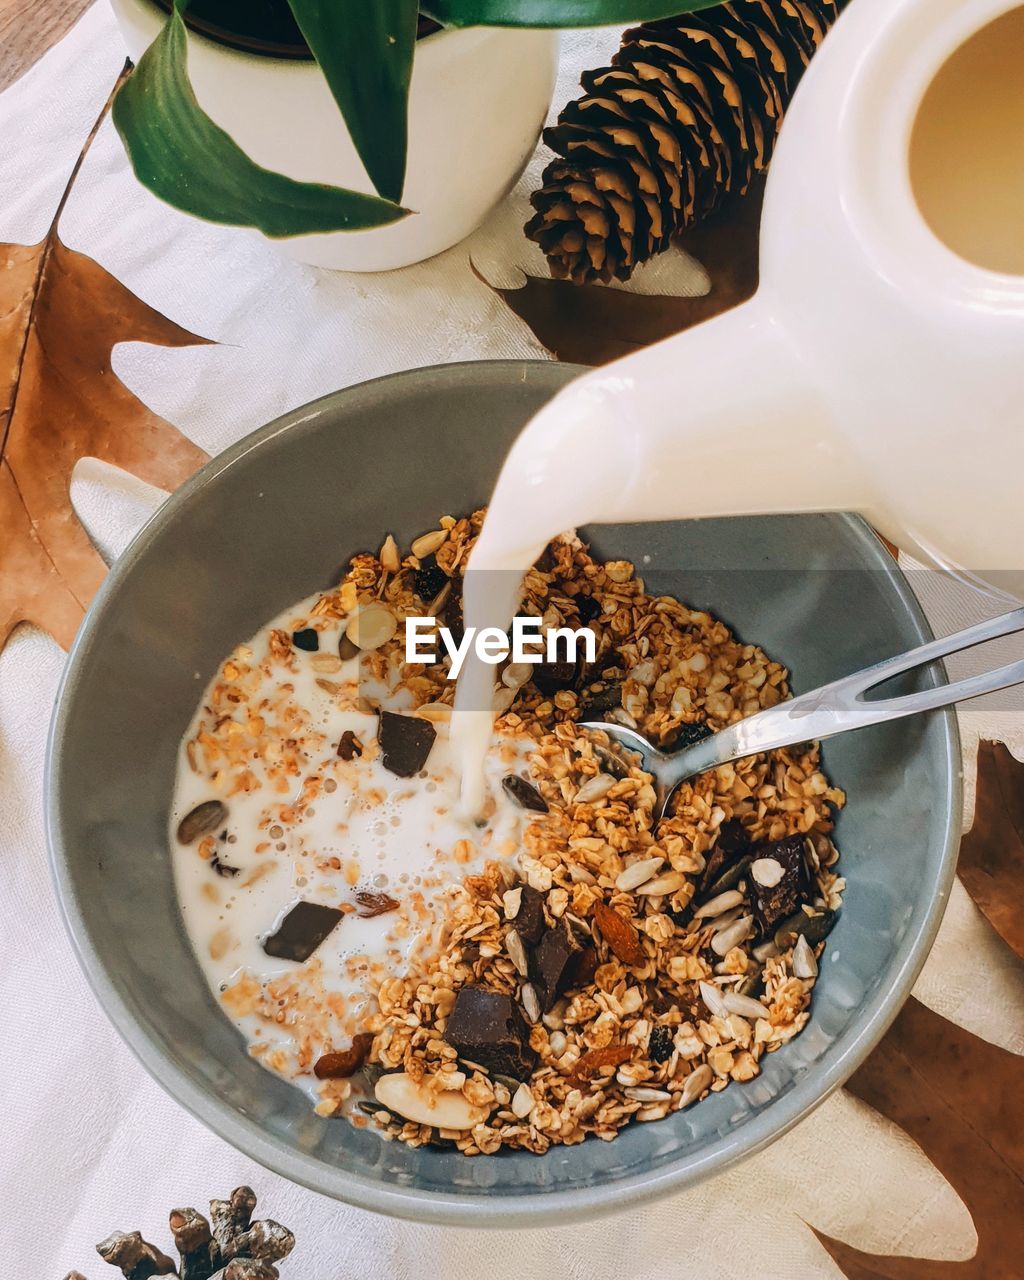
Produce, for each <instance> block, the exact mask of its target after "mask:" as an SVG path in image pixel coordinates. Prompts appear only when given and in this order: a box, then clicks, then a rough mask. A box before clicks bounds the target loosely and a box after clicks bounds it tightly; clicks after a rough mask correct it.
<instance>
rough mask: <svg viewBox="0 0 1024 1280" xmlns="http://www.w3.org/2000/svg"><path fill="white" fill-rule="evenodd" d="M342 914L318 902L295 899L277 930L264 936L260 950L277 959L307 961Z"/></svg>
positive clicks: (335, 908)
mask: <svg viewBox="0 0 1024 1280" xmlns="http://www.w3.org/2000/svg"><path fill="white" fill-rule="evenodd" d="M342 914H343V913H342V912H341V911H339V910H338V908H337V907H325V906H322V905H321V904H320V903H319V902H305V901H303V902H297V903H296V904H295V906H294V907H292V909H291V911H289V912H288V914H287V915H286V916H285V918H284V919H283V920H282V921H281V923H280V924H279V925H278V926H277V929H276V931H275V932H274V933H272V934H270V935H268V937H266V938H264V939H263V950H264V951H265V952H266V953H267V955H268V956H274V958H275V959H278V960H298V961H300V962H301V961H303V960H308V959H309V957H310V956H311V955H312V954H313V952H314V951H315V950H316V949H317V947H318V946H319V945H320V943H321V942H323V940H324V939H325V938H326V937H327V936H328V934H329V933H331V932H332V931H333V929H334V928H335V926H336V925H337V924H338V922H339V921H340V920H341V917H342Z"/></svg>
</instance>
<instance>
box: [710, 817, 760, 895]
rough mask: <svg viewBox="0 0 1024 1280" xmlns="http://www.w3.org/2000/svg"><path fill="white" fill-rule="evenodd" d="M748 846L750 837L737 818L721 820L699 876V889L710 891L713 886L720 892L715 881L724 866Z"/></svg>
mask: <svg viewBox="0 0 1024 1280" xmlns="http://www.w3.org/2000/svg"><path fill="white" fill-rule="evenodd" d="M749 847H750V838H749V837H748V835H747V832H746V829H745V828H744V826H743V823H742V822H740V820H739V819H738V818H730V819H729V820H728V821H727V822H723V823H722V825H721V826H720V827H719V828H718V837H717V839H716V840H715V843H714V844H713V845H712V847H711V849H710V851H709V853H708V856H707V862H706V863H705V866H704V874H703V875H702V876H701V882H700V884H701V891H702V892H710V890H711V888H712V886H714V887H715V889H716V891H718V892H722V890H720V889H718V886H717V884H716V883H715V882H716V881H717V880H718V878H719V876H721V874H722V872H723V871H724V870H725V869H726V867H727V866H728V865H730V864H731V863H733V862H734V861H735V860H736V858H737V857H738V856H740V855H742V854H743V853H745V852H746V851H747V849H748V848H749Z"/></svg>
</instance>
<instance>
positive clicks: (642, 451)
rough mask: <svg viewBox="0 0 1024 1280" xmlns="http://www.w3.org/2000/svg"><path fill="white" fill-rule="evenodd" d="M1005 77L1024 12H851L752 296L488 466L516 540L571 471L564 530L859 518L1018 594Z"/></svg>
mask: <svg viewBox="0 0 1024 1280" xmlns="http://www.w3.org/2000/svg"><path fill="white" fill-rule="evenodd" d="M1022 68H1024V6H1021V5H1020V4H1013V3H1010V0H852V3H851V5H850V7H849V8H848V9H847V10H846V12H845V13H844V14H843V16H842V17H841V18H840V19H839V21H838V23H837V24H836V26H835V28H834V29H833V31H832V33H831V34H830V35H829V36H828V38H827V39H826V40H825V43H824V45H823V47H822V48H821V50H820V51H819V52H818V53H817V54H816V55H815V58H814V61H813V62H812V64H811V67H810V69H809V71H808V72H807V75H806V77H805V79H804V81H803V82H802V84H801V85H800V88H799V90H798V92H797V94H796V96H795V99H794V101H793V104H792V106H791V108H790V111H789V114H788V116H787V118H786V121H785V124H784V126H783V130H782V136H781V138H780V141H779V146H778V149H777V152H776V155H775V158H774V160H773V162H772V168H771V173H770V176H769V181H768V191H767V198H766V202H765V210H764V218H763V223H762V229H761V284H760V288H759V290H758V292H757V294H756V296H755V297H754V298H753V299H752V300H751V301H750V302H748V303H746V304H744V305H743V306H740V307H738V308H736V309H735V310H733V311H730V312H728V313H727V314H725V315H723V316H721V317H719V318H717V319H715V320H712V321H709V322H707V323H705V324H702V325H700V326H699V327H697V328H695V329H692V330H690V331H688V332H686V333H684V334H681V335H679V336H677V337H674V338H670V339H668V340H666V341H664V342H661V343H659V344H658V345H657V346H654V347H651V348H648V349H646V350H644V351H642V352H641V353H639V354H637V355H633V356H629V357H627V358H626V359H623V360H620V361H618V362H616V363H615V364H612V365H607V366H605V367H604V368H602V369H600V370H596V371H595V372H593V373H591V374H588V375H586V376H585V377H584V378H583V379H581V380H580V381H579V382H577V383H575V384H573V385H572V386H571V387H569V388H568V389H567V390H566V391H565V392H563V393H562V395H561V396H560V397H559V399H558V400H557V401H556V402H554V403H553V404H552V405H551V406H549V408H548V409H546V410H545V411H543V412H542V414H541V415H540V416H539V418H538V419H535V420H534V422H533V423H532V424H531V425H530V426H529V427H528V428H527V429H526V432H525V433H524V435H523V436H522V437H520V440H519V442H518V443H517V445H516V447H515V449H514V450H513V454H512V455H511V456H510V459H509V462H508V464H506V469H510V470H511V471H512V472H513V473H515V474H516V476H517V478H518V481H519V483H517V485H516V491H517V492H516V495H515V498H516V502H517V507H518V513H519V518H520V519H521V520H522V522H523V524H524V526H525V527H530V528H531V529H534V530H536V531H538V532H540V531H542V530H541V525H542V523H543V521H544V520H545V519H546V518H549V517H550V514H551V513H550V511H545V510H543V508H544V506H545V505H546V503H545V499H544V496H543V494H544V491H545V490H546V489H550V483H545V473H547V476H546V479H547V481H548V482H550V480H551V474H550V473H551V472H552V471H554V470H555V469H557V468H559V467H562V466H563V465H564V462H565V459H566V458H567V457H571V458H572V471H571V472H570V475H571V476H572V477H573V478H574V481H575V483H574V484H573V491H574V492H573V496H572V498H571V499H570V500H568V501H567V500H566V498H565V497H564V494H563V497H562V500H561V503H560V510H559V517H560V520H561V521H562V523H561V527H563V528H564V527H567V526H568V524H570V523H584V522H586V521H595V520H596V521H623V520H625V521H637V520H652V519H666V518H674V517H682V516H713V515H731V514H751V513H765V512H782V511H808V510H838V509H842V510H854V511H860V512H862V513H863V514H864V515H865V516H866V517H867V518H868V519H869V520H870V521H871V522H872V523H873V524H874V525H875V527H876V528H878V529H879V530H881V531H882V532H883V533H885V534H887V535H888V536H889V537H891V538H892V539H893V540H894V541H895V542H897V543H898V544H899V545H900V546H901V547H903V548H904V549H906V550H908V551H911V552H913V553H915V554H916V555H918V556H919V557H920V558H922V559H924V560H926V561H927V562H931V563H939V564H942V565H946V566H954V567H958V568H960V569H962V570H965V571H967V572H970V573H973V574H979V575H982V576H985V575H990V576H991V575H992V572H993V571H1009V572H1008V573H1004V572H1000V573H999V574H998V575H996V577H997V580H998V581H999V582H1000V583H1001V585H1003V586H1004V587H1006V586H1007V584H1008V583H1010V582H1011V578H1010V574H1013V573H1015V574H1016V578H1015V579H1013V580H1012V586H1011V587H1010V589H1012V590H1018V591H1021V594H1024V590H1022V588H1024V510H1022V505H1024V504H1022V496H1024V495H1022V481H1024V70H1022ZM562 475H563V482H562V483H563V486H564V485H565V479H564V477H565V472H564V470H563V471H562ZM501 492H502V486H500V485H499V490H498V495H500V494H501ZM498 495H496V498H497V496H498ZM597 495H600V500H599V502H596V496H597ZM510 496H511V495H510ZM531 505H532V507H533V512H532V514H531V511H530V510H529V508H530V507H531ZM547 505H550V504H547ZM595 505H596V506H597V507H598V508H599V509H595ZM570 508H576V509H575V510H570ZM493 513H494V507H493V506H492V515H493ZM533 515H535V516H536V518H537V521H538V522H539V523H535V522H534V521H533ZM570 517H571V519H570ZM543 532H554V530H543Z"/></svg>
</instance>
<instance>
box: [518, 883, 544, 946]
mask: <svg viewBox="0 0 1024 1280" xmlns="http://www.w3.org/2000/svg"><path fill="white" fill-rule="evenodd" d="M515 926H516V933H518V934H519V936H520V938H522V940H523V941H524V942H526V943H528V944H529V945H530V946H531V947H535V946H536V945H537V943H538V942H540V937H541V934H542V933H543V932H544V930H545V929H546V928H547V927H548V925H547V921H546V920H545V919H544V895H543V894H542V893H541V892H540V891H539V890H537V889H534V888H533V887H532V886H531V885H528V884H524V885H523V892H522V895H521V897H520V899H519V910H518V911H517V912H516V917H515Z"/></svg>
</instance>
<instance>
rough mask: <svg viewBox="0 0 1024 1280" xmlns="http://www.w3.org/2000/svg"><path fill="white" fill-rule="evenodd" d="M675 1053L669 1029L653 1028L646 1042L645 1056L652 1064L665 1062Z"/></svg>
mask: <svg viewBox="0 0 1024 1280" xmlns="http://www.w3.org/2000/svg"><path fill="white" fill-rule="evenodd" d="M674 1051H675V1045H674V1044H673V1043H672V1031H671V1029H670V1028H669V1027H655V1028H654V1030H653V1031H652V1032H651V1038H650V1040H649V1041H648V1042H647V1056H648V1057H649V1058H650V1060H651V1061H652V1062H667V1061H668V1060H669V1058H671V1057H672V1054H673V1052H674Z"/></svg>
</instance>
